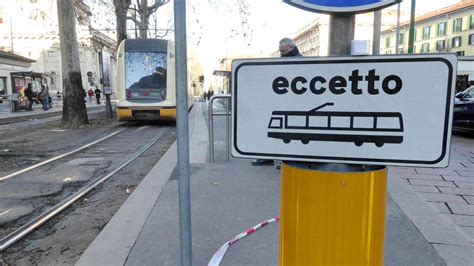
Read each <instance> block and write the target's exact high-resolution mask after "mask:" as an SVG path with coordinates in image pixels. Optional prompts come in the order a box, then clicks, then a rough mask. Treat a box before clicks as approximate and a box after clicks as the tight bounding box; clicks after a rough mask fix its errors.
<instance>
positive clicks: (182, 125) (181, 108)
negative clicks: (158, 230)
mask: <svg viewBox="0 0 474 266" xmlns="http://www.w3.org/2000/svg"><path fill="white" fill-rule="evenodd" d="M174 25H175V32H174V33H175V41H176V51H175V56H176V57H175V58H176V69H175V70H176V72H175V73H176V111H177V139H178V190H179V232H180V246H181V265H183V266H191V265H192V244H191V243H192V242H191V201H190V184H189V139H188V138H189V132H188V102H187V99H188V95H187V73H188V72H187V69H188V68H187V60H186V59H187V58H186V57H187V47H186V0H175V1H174Z"/></svg>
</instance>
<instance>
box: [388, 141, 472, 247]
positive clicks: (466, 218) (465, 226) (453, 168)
mask: <svg viewBox="0 0 474 266" xmlns="http://www.w3.org/2000/svg"><path fill="white" fill-rule="evenodd" d="M390 172H391V173H393V174H396V175H397V176H398V177H400V178H401V179H402V180H404V181H405V182H408V184H410V186H412V187H413V188H414V189H415V190H416V191H418V192H419V193H420V194H421V195H422V196H423V197H424V198H425V199H426V201H428V202H430V203H431V204H432V205H433V206H434V207H435V208H436V209H437V210H438V212H440V213H442V214H444V215H446V216H447V217H448V218H450V219H451V221H452V222H454V223H455V224H456V225H458V226H459V228H460V229H461V230H463V231H464V232H465V233H466V234H467V235H469V236H470V237H471V243H472V242H473V239H474V136H473V135H470V136H469V135H454V136H453V140H452V144H451V157H450V164H449V167H448V168H444V169H434V168H405V167H393V168H391V170H390Z"/></svg>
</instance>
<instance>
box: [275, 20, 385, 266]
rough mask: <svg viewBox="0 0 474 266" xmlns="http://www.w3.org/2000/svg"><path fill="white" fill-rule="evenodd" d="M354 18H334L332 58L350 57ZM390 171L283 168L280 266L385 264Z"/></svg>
mask: <svg viewBox="0 0 474 266" xmlns="http://www.w3.org/2000/svg"><path fill="white" fill-rule="evenodd" d="M354 30H355V14H333V15H331V18H330V29H329V32H330V33H329V54H330V55H332V56H339V55H350V53H351V41H352V39H353V38H354ZM386 193H387V168H386V167H385V166H379V167H376V168H374V167H370V166H366V165H362V166H352V165H346V164H318V163H308V162H297V163H286V162H283V163H282V169H281V197H280V218H281V220H280V258H279V263H280V265H383V254H384V252H383V251H384V232H385V204H386V203H385V199H386Z"/></svg>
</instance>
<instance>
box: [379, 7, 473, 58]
mask: <svg viewBox="0 0 474 266" xmlns="http://www.w3.org/2000/svg"><path fill="white" fill-rule="evenodd" d="M408 34H409V23H408V22H407V23H403V24H401V25H400V39H399V40H400V41H399V45H398V53H407V52H408ZM395 39H396V28H391V29H389V30H386V31H383V32H382V34H381V44H380V47H381V53H382V54H395V53H396V40H395ZM413 48H414V49H413V50H414V52H415V53H445V52H454V53H456V54H457V55H459V56H472V55H474V0H464V1H461V2H459V3H457V4H454V5H451V6H447V7H444V8H441V9H438V10H435V11H433V12H429V13H426V14H423V15H421V16H418V17H416V19H415V42H414V46H413Z"/></svg>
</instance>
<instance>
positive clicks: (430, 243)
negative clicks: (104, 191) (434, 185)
mask: <svg viewBox="0 0 474 266" xmlns="http://www.w3.org/2000/svg"><path fill="white" fill-rule="evenodd" d="M217 107H219V106H217ZM206 123H207V105H206V103H196V104H195V106H194V107H193V109H192V111H191V113H190V151H191V154H190V160H191V207H192V233H193V264H194V265H206V264H207V263H208V262H209V260H210V258H211V256H212V255H213V253H214V252H215V251H216V250H217V249H218V248H219V247H220V246H221V245H222V244H224V243H225V242H226V241H228V240H229V239H231V238H232V237H234V236H235V235H237V234H239V233H240V232H243V231H245V230H247V229H248V228H250V227H252V226H254V225H255V224H257V223H259V222H261V221H262V220H266V219H269V218H272V217H275V216H278V215H279V184H280V182H279V171H278V170H276V169H275V168H274V167H272V166H260V167H254V166H251V165H250V162H249V161H248V160H240V159H231V162H230V163H226V162H224V160H225V146H224V145H225V135H224V119H223V118H222V117H219V118H216V122H215V136H216V140H215V143H216V148H215V155H216V160H217V162H216V163H209V161H208V158H207V157H208V155H207V154H208V139H207V137H208V131H207V129H208V127H207V124H206ZM176 152H177V151H176V143H175V144H174V145H173V146H172V147H171V148H170V149H169V150H168V152H167V153H166V154H165V155H164V156H163V157H162V159H161V160H160V161H159V162H158V163H157V165H156V166H155V167H154V168H153V169H152V170H151V172H150V173H149V174H148V175H147V176H146V177H145V179H144V180H143V181H142V183H141V184H140V185H139V186H138V187H137V189H136V190H135V191H134V192H133V193H132V195H131V196H130V197H129V198H128V199H127V201H126V202H125V203H124V205H123V206H122V207H121V208H120V209H119V211H118V212H117V213H116V214H115V216H114V217H113V218H112V220H111V221H110V222H109V223H108V224H107V226H106V227H105V228H104V229H103V230H102V232H101V233H100V234H99V235H98V237H97V238H96V239H95V240H94V242H93V243H92V244H91V245H90V246H89V248H88V249H87V250H86V251H85V253H84V254H83V255H82V257H81V258H80V260H79V261H78V262H77V265H165V264H166V265H168V264H169V265H180V261H179V257H180V256H179V217H178V193H177V191H178V186H177V173H176V171H175V166H176ZM397 169H398V168H392V169H390V175H389V192H390V193H389V195H388V198H387V220H386V222H387V224H386V234H385V235H386V237H385V264H386V265H445V264H448V265H474V256H473V254H474V248H473V245H472V243H470V241H472V240H471V239H470V238H469V237H468V236H467V235H466V234H465V233H463V232H462V231H461V230H460V229H459V227H458V226H457V225H455V224H454V223H453V222H451V220H449V219H448V218H447V217H446V216H444V215H443V214H442V213H440V212H438V211H437V210H436V209H435V208H434V207H433V206H431V205H430V204H429V203H427V202H426V200H425V199H424V198H423V197H422V196H421V195H419V194H418V193H417V192H416V191H415V190H414V189H413V188H411V187H410V185H409V184H408V183H407V182H406V181H404V180H403V179H401V178H400V177H399V176H398V175H397V174H395V173H396V172H397V171H400V170H397ZM402 171H403V170H402ZM278 233H279V228H278V223H273V224H271V225H268V226H267V227H265V228H262V229H261V230H259V231H257V232H256V233H254V234H253V235H251V236H249V237H247V238H244V239H242V240H241V241H239V242H238V243H236V244H235V245H233V246H231V247H230V248H229V250H228V251H227V253H226V255H225V257H224V260H223V261H222V265H277V264H278Z"/></svg>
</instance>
